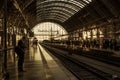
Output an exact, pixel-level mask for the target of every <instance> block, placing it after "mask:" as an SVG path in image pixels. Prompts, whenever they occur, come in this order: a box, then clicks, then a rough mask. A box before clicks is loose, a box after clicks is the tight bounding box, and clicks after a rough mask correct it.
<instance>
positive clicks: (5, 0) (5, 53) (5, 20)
mask: <svg viewBox="0 0 120 80" xmlns="http://www.w3.org/2000/svg"><path fill="white" fill-rule="evenodd" d="M3 33H4V37H3V38H4V41H3V45H4V46H3V47H4V63H3V64H4V70H7V38H6V37H7V0H4V28H3Z"/></svg>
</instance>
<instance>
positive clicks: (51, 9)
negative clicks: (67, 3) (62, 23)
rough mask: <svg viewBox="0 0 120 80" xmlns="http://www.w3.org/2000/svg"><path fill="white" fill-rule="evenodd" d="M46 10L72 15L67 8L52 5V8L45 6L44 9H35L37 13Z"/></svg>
mask: <svg viewBox="0 0 120 80" xmlns="http://www.w3.org/2000/svg"><path fill="white" fill-rule="evenodd" d="M46 11H59V12H60V13H63V14H64V15H68V16H71V15H73V13H71V12H70V11H69V10H67V9H63V8H61V7H52V8H51V7H49V8H45V9H39V10H37V14H39V13H42V12H46Z"/></svg>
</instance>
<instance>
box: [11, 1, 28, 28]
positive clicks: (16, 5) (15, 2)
mask: <svg viewBox="0 0 120 80" xmlns="http://www.w3.org/2000/svg"><path fill="white" fill-rule="evenodd" d="M13 5H14V6H15V8H16V9H18V10H19V12H20V13H21V15H22V17H23V19H24V20H25V24H26V26H27V28H29V23H28V21H27V19H26V17H25V15H24V14H23V11H22V9H21V8H20V6H19V4H18V2H17V1H16V0H14V2H13Z"/></svg>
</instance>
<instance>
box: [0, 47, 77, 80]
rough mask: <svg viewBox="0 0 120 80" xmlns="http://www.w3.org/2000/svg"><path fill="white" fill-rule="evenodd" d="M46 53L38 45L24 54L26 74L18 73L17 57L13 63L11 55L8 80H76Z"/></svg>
mask: <svg viewBox="0 0 120 80" xmlns="http://www.w3.org/2000/svg"><path fill="white" fill-rule="evenodd" d="M48 53H49V52H48V51H46V50H45V49H44V48H43V47H42V46H40V45H39V46H37V47H36V48H33V47H30V48H29V50H28V51H26V54H25V62H24V70H25V71H26V72H18V70H17V57H16V62H15V63H14V62H13V58H12V53H11V54H10V55H9V57H10V58H9V62H8V72H9V74H10V79H9V80H78V79H77V78H76V77H75V76H74V75H72V73H71V72H69V71H68V70H67V69H66V68H65V67H64V66H63V65H62V64H61V63H60V61H59V60H58V59H57V58H56V57H54V56H53V55H49V54H48ZM0 80H2V79H0Z"/></svg>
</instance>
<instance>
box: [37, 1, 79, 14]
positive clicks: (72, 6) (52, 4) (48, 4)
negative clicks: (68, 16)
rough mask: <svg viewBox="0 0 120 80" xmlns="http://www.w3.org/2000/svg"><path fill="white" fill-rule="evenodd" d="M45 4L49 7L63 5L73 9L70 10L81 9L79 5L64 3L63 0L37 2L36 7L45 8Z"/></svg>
mask: <svg viewBox="0 0 120 80" xmlns="http://www.w3.org/2000/svg"><path fill="white" fill-rule="evenodd" d="M47 6H49V7H53V6H60V7H63V8H66V7H69V8H71V9H73V10H72V11H76V12H77V11H79V10H80V9H81V7H79V6H76V5H75V4H72V3H71V4H68V3H67V2H66V3H64V2H56V1H55V2H53V3H51V2H48V3H46V4H41V5H40V4H37V9H38V8H46V7H47Z"/></svg>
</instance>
